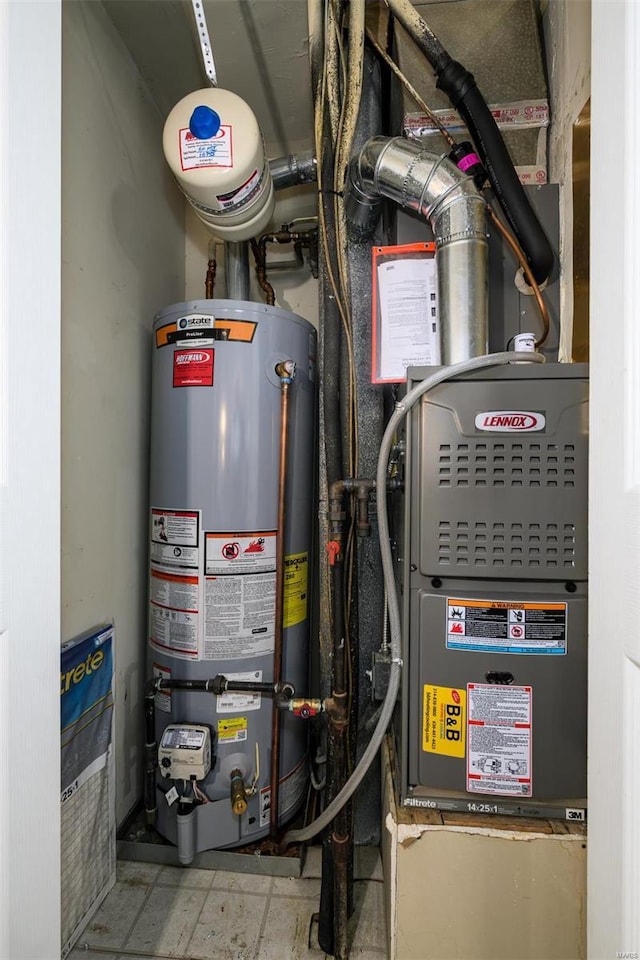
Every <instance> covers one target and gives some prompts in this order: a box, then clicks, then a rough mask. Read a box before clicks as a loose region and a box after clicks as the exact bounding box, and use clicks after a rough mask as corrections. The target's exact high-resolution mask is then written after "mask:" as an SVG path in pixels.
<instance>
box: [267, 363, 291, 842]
mask: <svg viewBox="0 0 640 960" xmlns="http://www.w3.org/2000/svg"><path fill="white" fill-rule="evenodd" d="M294 372H295V365H294V364H292V363H291V362H289V361H285V362H282V363H279V364H278V365H277V366H276V373H277V374H278V376H279V377H280V459H279V467H278V520H277V530H278V533H277V536H276V611H275V627H274V640H273V682H274V683H279V682H280V680H281V679H282V677H281V674H282V640H283V636H282V635H283V622H284V536H285V522H286V512H285V511H286V504H285V493H286V483H287V440H288V434H289V387H290V385H291V380H292V379H293V376H294ZM279 792H280V711H279V710H278V709H277V708H276V705H275V704H274V705H273V707H272V711H271V802H270V809H269V829H270V833H271V839H272V840H275V839H276V837H277V833H278V809H279V806H280V804H279Z"/></svg>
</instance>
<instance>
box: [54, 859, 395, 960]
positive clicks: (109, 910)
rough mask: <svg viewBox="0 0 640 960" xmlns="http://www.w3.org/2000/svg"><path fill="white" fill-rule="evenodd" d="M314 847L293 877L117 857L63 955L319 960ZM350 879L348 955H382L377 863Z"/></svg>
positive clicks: (93, 959)
mask: <svg viewBox="0 0 640 960" xmlns="http://www.w3.org/2000/svg"><path fill="white" fill-rule="evenodd" d="M319 859H320V858H319V849H318V848H312V849H311V850H310V851H309V853H308V855H307V859H306V862H305V867H304V870H303V876H302V878H300V879H299V880H297V879H287V878H281V877H262V876H257V875H253V874H241V873H226V872H223V871H220V870H216V871H212V870H196V869H190V868H187V869H183V868H179V867H162V866H157V865H155V864H148V863H137V862H132V861H119V862H118V872H117V882H116V885H115V887H114V888H113V890H111V892H110V893H109V894H108V896H107V897H106V899H105V901H104V903H103V904H102V906H101V907H100V909H99V910H98V911H97V913H96V914H95V915H94V917H93V919H92V920H91V921H90V923H89V924H88V926H87V927H86V929H85V930H84V932H83V933H82V935H81V936H80V938H79V940H78V943H77V944H76V947H75V949H74V950H73V951H72V952H71V954H70V960H140V958H151V960H165V958H169V957H170V958H182V960H289V958H291V960H322V958H323V957H324V956H325V955H324V953H323V952H322V951H321V950H320V948H319V947H318V944H317V926H316V924H315V922H314V920H313V915H314V914H315V913H316V912H317V910H318V904H319V897H320V880H319ZM369 873H370V875H369V877H368V878H367V879H366V880H356V882H355V885H354V894H355V902H356V909H355V913H354V916H353V918H352V920H351V924H352V933H351V936H352V941H351V943H352V946H351V956H352V957H353V958H354V960H355V958H359V960H383V958H385V957H386V956H387V948H386V932H385V919H384V900H383V884H382V871H381V868H380V866H379V863H378V864H377V865H376V866H375V867H374V868H373V870H370V871H369Z"/></svg>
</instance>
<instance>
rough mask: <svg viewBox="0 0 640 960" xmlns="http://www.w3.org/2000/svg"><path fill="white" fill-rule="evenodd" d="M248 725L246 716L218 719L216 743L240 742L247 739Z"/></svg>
mask: <svg viewBox="0 0 640 960" xmlns="http://www.w3.org/2000/svg"><path fill="white" fill-rule="evenodd" d="M248 726H249V724H248V721H247V718H246V717H229V718H228V719H226V720H218V743H241V742H242V741H243V740H246V739H247V728H248Z"/></svg>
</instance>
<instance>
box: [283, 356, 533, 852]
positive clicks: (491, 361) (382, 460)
mask: <svg viewBox="0 0 640 960" xmlns="http://www.w3.org/2000/svg"><path fill="white" fill-rule="evenodd" d="M544 362H545V358H544V357H543V356H542V354H540V353H523V352H519V351H518V352H515V351H514V352H511V351H509V352H505V353H493V354H488V355H485V356H482V357H473V358H472V359H470V360H463V361H462V362H461V363H455V364H453V365H452V366H449V367H442V368H440V369H439V370H436V371H435V372H434V373H432V374H431V375H430V376H428V377H427V378H426V379H425V380H422V381H421V382H420V383H418V384H417V385H416V386H415V387H414V388H413V389H412V390H410V391H409V393H408V394H407V395H406V396H405V398H404V400H402V401H400V403H397V404H396V408H395V410H394V412H393V413H392V415H391V418H390V419H389V422H388V424H387V427H386V429H385V432H384V436H383V438H382V443H381V445H380V453H379V456H378V469H377V473H376V491H377V497H376V500H377V509H378V535H379V538H380V557H381V560H382V571H383V574H384V582H385V586H386V588H387V593H388V597H389V628H390V635H391V671H390V675H389V685H388V687H387V692H386V695H385V699H384V701H383V703H382V708H381V710H380V716H379V718H378V722H377V724H376V728H375V730H374V732H373V734H372V736H371V739H370V741H369V743H368V744H367V746H366V748H365V751H364V753H363V754H362V757H361V758H360V760H359V762H358V763H357V765H356V767H355V770H354V771H353V773H352V774H351V776H350V778H349V779H348V780H347V782H346V783H345V785H344V786H343V788H342V789H341V790H340V792H339V793H338V795H337V796H336V797H335V798H334V799H333V800H332V801H331V803H330V804H329V805H328V806H327V807H325V809H324V810H323V812H322V813H321V814H320V816H319V817H317V818H316V819H315V820H314V821H313V823H311V824H309V825H308V826H306V827H302V828H301V829H299V830H289V831H288V832H287V833H286V834H285V836H284V840H283V843H284V845H285V846H286V845H287V844H289V843H301V842H303V841H306V840H311V839H312V837H315V836H316V834H318V833H320V831H321V830H324V829H325V828H326V827H328V826H329V824H330V823H331V821H332V820H333V818H334V817H335V816H336V814H337V813H339V811H340V810H341V809H342V807H343V806H344V805H345V803H347V801H348V800H350V799H351V797H352V796H353V794H354V793H355V792H356V790H357V789H358V787H359V786H360V784H361V783H362V780H363V779H364V777H365V774H366V773H367V770H368V769H369V767H370V766H371V763H372V762H373V760H374V758H375V756H376V755H377V753H378V750H379V749H380V745H381V743H382V740H383V738H384V735H385V733H386V730H387V727H388V726H389V724H390V722H391V718H392V716H393V711H394V709H395V702H396V698H397V696H398V691H399V688H400V673H401V668H402V632H401V624H400V605H399V602H398V595H397V592H396V585H395V570H394V564H393V557H392V554H391V543H390V538H389V518H388V515H387V489H386V487H387V485H386V477H387V465H388V461H389V456H390V453H391V448H392V445H393V443H394V437H395V433H396V431H397V430H398V429H399V427H400V426H401V424H402V423H403V421H404V419H405V417H406V416H407V414H408V413H409V411H410V410H411V408H412V407H413V406H415V404H416V403H417V401H418V400H419V399H420V398H421V397H422V396H423V395H424V394H425V393H427V392H428V391H429V390H433V388H434V387H436V386H438V384H440V383H443V382H444V381H445V380H450V379H452V378H453V377H457V376H461V375H462V374H465V373H470V372H472V371H474V370H483V369H485V368H487V367H495V366H500V365H501V364H505V363H544Z"/></svg>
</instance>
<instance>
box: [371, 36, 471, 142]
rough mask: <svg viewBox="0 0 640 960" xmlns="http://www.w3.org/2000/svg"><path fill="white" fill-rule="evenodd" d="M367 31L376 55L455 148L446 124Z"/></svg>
mask: <svg viewBox="0 0 640 960" xmlns="http://www.w3.org/2000/svg"><path fill="white" fill-rule="evenodd" d="M365 31H366V34H367V40H368V41H369V43H370V44H371V46H372V47H373V49H374V50H375V51H376V53H377V54H378V56H379V57H381V59H382V60H384V62H385V63H386V65H387V66H388V67H389V69H390V70H391V71H392V72H393V73H394V74H395V75H396V77H397V78H398V80H399V81H400V83H401V84H402V85H403V87H404V88H405V90H406V91H407V93H408V94H409V96H410V97H412V98H413V100H415V102H416V103H417V105H418V106H419V107H420V109H421V110H422V111H423V113H426V115H427V116H428V117H429V119H430V120H431V121H432V123H433V124H434V126H436V127H437V128H438V131H439V132H440V133H441V134H442V136H443V137H444V139H445V140H446V142H447V144H448V145H449V146H450V147H455V145H456V141H455V140H454V139H453V137H452V136H451V134H450V133H449V131H448V130H447V128H446V127H445V126H444V124H443V123H442V121H441V120H440V118H439V117H438V116H436V114H435V113H434V112H433V110H432V109H431V107H429V106H427V104H426V103H425V101H424V100H423V99H422V97H421V96H420V94H419V93H418V91H417V90H416V88H415V87H414V86H413V84H411V83H410V82H409V80H408V79H407V77H406V76H405V75H404V73H403V72H402V70H401V69H400V67H399V66H398V64H397V63H396V62H395V61H394V60H392V59H391V57H390V56H389V54H388V53H386V51H385V50H383V49H382V47H381V46H380V44H379V43H378V41H377V40H376V38H375V35H374V34H373V32H372V31H371V30H370V28H369V27H366V28H365Z"/></svg>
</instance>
